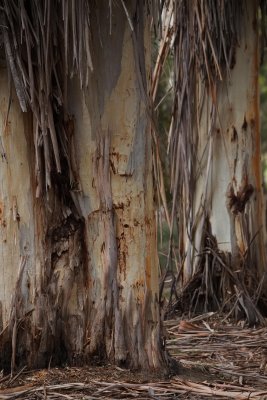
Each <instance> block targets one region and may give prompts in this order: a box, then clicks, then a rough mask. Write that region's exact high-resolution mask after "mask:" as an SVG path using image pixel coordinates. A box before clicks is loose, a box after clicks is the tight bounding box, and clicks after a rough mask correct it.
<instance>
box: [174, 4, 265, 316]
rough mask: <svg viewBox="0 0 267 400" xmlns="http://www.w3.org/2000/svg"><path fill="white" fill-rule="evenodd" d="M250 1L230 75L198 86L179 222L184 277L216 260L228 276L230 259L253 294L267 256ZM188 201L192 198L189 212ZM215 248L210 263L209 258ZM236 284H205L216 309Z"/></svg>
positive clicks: (209, 269)
mask: <svg viewBox="0 0 267 400" xmlns="http://www.w3.org/2000/svg"><path fill="white" fill-rule="evenodd" d="M246 7H247V8H246V11H244V13H243V14H242V16H240V17H241V21H242V23H241V25H242V27H243V28H242V37H241V41H240V46H239V47H237V48H236V54H235V64H234V65H232V68H231V71H230V75H228V74H226V72H225V73H224V75H223V76H222V81H221V82H219V81H218V82H217V83H216V85H214V87H212V88H210V91H209V90H207V86H206V85H205V84H203V82H200V80H198V82H197V85H196V102H195V104H196V112H195V115H196V120H195V121H194V122H193V124H194V137H193V138H192V143H193V144H194V149H196V150H195V153H194V154H193V156H194V157H195V161H196V162H195V164H194V165H192V168H193V171H190V173H191V176H192V177H193V178H192V179H191V181H190V185H191V186H189V183H188V186H187V185H186V184H184V186H185V193H184V199H183V202H184V203H183V202H181V204H180V213H181V219H180V222H179V223H180V227H181V232H183V235H181V237H180V249H181V254H180V256H181V259H182V260H185V261H184V265H183V279H184V283H186V282H188V281H190V279H191V278H192V276H193V275H194V274H195V273H197V272H198V271H199V270H201V271H203V274H206V273H207V274H211V275H212V274H213V271H214V265H217V266H218V269H219V270H220V269H221V270H222V272H221V279H222V281H223V280H224V275H225V268H224V266H223V263H225V264H227V265H228V266H229V267H230V269H231V271H232V272H234V273H235V277H236V278H237V281H238V280H239V281H240V282H241V286H242V290H243V289H244V288H247V290H248V291H249V292H250V295H251V296H254V294H255V292H256V290H257V288H258V285H259V282H260V281H261V279H262V278H263V277H264V274H265V272H266V257H265V251H264V241H263V229H262V225H263V212H262V180H261V167H260V130H259V92H258V72H259V58H258V51H259V50H258V31H257V28H256V29H255V21H256V20H257V17H256V14H257V12H258V11H257V10H258V9H257V2H255V4H254V3H253V2H249V1H248V2H246ZM188 188H189V189H188ZM186 190H189V191H190V192H186ZM187 199H191V200H192V201H191V204H192V206H191V208H190V210H188V204H187V201H188V200H187ZM207 221H208V226H209V227H210V228H209V230H207ZM210 237H212V238H215V241H216V245H215V247H213V248H212V249H211V250H210V247H209V246H207V238H210ZM211 247H212V246H211ZM214 250H216V251H215V253H214V254H215V255H214V257H211V260H210V263H209V265H208V266H207V265H206V261H205V258H206V257H210V256H207V254H211V253H212V251H214ZM219 259H221V261H222V262H223V263H222V262H221V264H220V261H219ZM237 271H239V272H237ZM216 279H218V277H216V274H215V275H214V280H215V281H216ZM234 281H235V280H234ZM233 286H234V285H233V281H232V283H231V284H228V285H227V284H226V285H225V282H224V285H222V286H221V288H222V289H220V292H219V293H217V294H216V293H214V294H213V293H211V292H209V287H208V285H207V284H205V283H203V287H205V290H207V291H208V292H209V294H208V296H209V297H210V305H211V307H217V305H218V303H220V301H223V302H225V301H226V299H227V298H229V297H231V296H232V295H234V294H235V292H234V287H233ZM244 290H245V289H244ZM214 296H216V297H217V304H216V301H214ZM240 296H241V295H240ZM241 297H242V296H241ZM220 299H221V300H220ZM256 301H257V300H255V302H256ZM254 311H255V310H254ZM254 313H255V312H254ZM250 320H251V319H250Z"/></svg>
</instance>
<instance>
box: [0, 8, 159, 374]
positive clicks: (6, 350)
mask: <svg viewBox="0 0 267 400" xmlns="http://www.w3.org/2000/svg"><path fill="white" fill-rule="evenodd" d="M139 7H140V4H139V2H135V1H132V2H129V4H127V13H128V15H126V14H127V13H126V12H125V9H124V8H123V7H122V6H121V7H118V8H116V13H114V14H112V18H111V25H110V14H109V8H108V7H107V6H106V2H98V3H97V7H95V9H93V10H92V11H91V19H90V24H91V37H90V40H91V43H92V44H91V51H92V63H93V70H92V71H90V73H89V75H88V86H87V87H84V88H83V89H81V87H80V84H79V81H78V79H76V78H75V77H74V78H72V79H69V82H68V87H69V92H68V103H67V104H65V108H66V109H67V110H68V115H69V116H68V118H66V116H65V118H64V120H63V122H62V120H61V121H60V122H61V123H62V125H60V126H63V129H64V135H65V136H64V140H62V143H61V144H62V146H63V147H62V148H63V151H62V152H61V151H60V154H61V156H60V157H61V158H60V165H61V172H59V170H58V168H57V163H56V162H53V161H51V163H50V166H51V171H50V175H49V176H50V179H51V185H48V187H47V190H46V191H43V192H40V191H38V190H37V194H38V198H36V188H37V186H38V185H39V184H40V180H39V179H38V180H37V175H38V174H36V165H37V172H38V173H39V174H40V176H42V174H44V173H45V171H44V165H43V164H42V162H40V164H38V160H39V161H40V160H42V157H43V155H42V154H38V140H36V137H38V135H37V136H35V135H34V134H33V133H34V132H35V131H34V129H35V128H36V120H35V119H33V120H32V118H31V116H30V115H28V118H29V121H28V120H27V121H28V124H26V122H25V121H26V120H25V121H24V120H23V118H22V114H21V112H20V111H19V108H18V101H17V100H16V99H15V96H14V93H13V95H12V105H11V113H10V114H9V118H8V127H9V126H10V130H11V132H12V135H14V138H13V139H12V145H13V142H15V143H16V140H19V141H22V142H23V146H24V147H22V149H16V148H15V147H12V149H10V152H8V151H6V153H7V160H9V157H13V158H14V159H16V158H18V159H19V156H18V154H19V153H20V157H21V158H22V164H23V168H22V169H21V170H19V171H18V174H17V177H16V180H15V167H14V162H12V158H11V159H10V161H8V163H7V167H6V168H9V169H10V177H9V176H8V175H4V176H3V178H2V186H1V191H2V197H4V194H5V191H6V190H7V188H11V189H10V192H8V194H7V195H6V198H5V199H4V202H5V207H6V208H7V209H9V207H10V204H11V203H12V202H13V203H12V204H13V220H12V221H10V222H8V223H7V227H8V229H9V230H10V233H9V236H8V238H7V246H6V247H7V249H8V250H7V252H10V249H11V247H10V246H12V243H13V242H12V238H13V236H14V235H16V240H17V244H16V246H15V247H14V249H13V252H14V257H13V258H14V260H13V259H12V261H11V262H10V261H9V260H8V255H7V254H6V253H4V254H3V262H2V265H3V266H4V265H5V264H8V266H9V268H10V271H12V272H11V278H12V279H10V281H8V280H7V277H6V272H5V269H4V267H3V269H2V274H3V279H2V280H1V283H2V284H3V285H5V287H6V288H7V293H5V294H4V295H3V296H2V298H1V299H0V300H1V303H2V326H3V329H4V331H3V332H2V335H1V343H2V345H3V356H2V359H1V363H2V364H8V363H11V367H12V368H13V369H14V368H15V367H16V366H18V365H21V364H22V363H27V364H28V365H29V366H34V367H37V366H38V367H40V366H48V365H49V364H52V365H53V364H58V363H62V362H65V361H67V362H69V363H71V364H75V363H84V362H90V361H94V360H97V361H99V360H102V361H103V360H104V361H105V360H109V361H110V362H112V363H116V364H119V365H125V366H130V367H133V368H152V369H158V368H160V367H161V366H162V365H163V364H164V359H163V353H162V351H161V345H160V318H159V305H158V271H157V263H156V233H155V218H154V206H153V182H152V150H151V138H150V135H149V119H148V114H149V113H148V112H147V109H146V104H145V98H144V93H143V91H144V86H142V88H140V74H141V77H142V80H143V83H144V81H145V80H146V79H147V75H148V72H149V69H147V70H146V68H147V66H149V59H150V45H149V31H148V24H147V21H143V20H142V18H143V16H144V15H145V13H144V10H142V9H140V8H139ZM137 16H138V18H137ZM129 18H131V20H132V24H133V26H134V27H135V28H134V29H135V30H136V31H137V28H138V30H139V33H135V35H137V34H140V32H141V34H142V35H143V38H145V41H144V43H137V42H136V40H133V34H134V33H133V32H132V26H131V24H129ZM135 37H136V36H135ZM137 45H138V46H140V48H139V49H136V48H135V46H137ZM140 53H142V54H144V58H143V61H145V62H143V63H142V59H139V58H137V55H138V54H140ZM6 91H7V83H6V79H5V77H4V72H3V74H2V81H1V93H2V96H4V97H5V96H6V97H5V107H4V112H3V118H2V121H4V116H6V113H7V95H5V94H3V93H6ZM13 113H14V115H13ZM17 119H18V120H19V123H18V124H19V125H18V129H16V125H14V124H15V123H16V121H17ZM37 129H38V127H37ZM44 136H45V135H44ZM58 138H59V137H58ZM45 139H46V138H45V137H44V138H43V140H44V141H45ZM49 140H50V139H49ZM51 140H52V139H51ZM39 144H40V145H41V146H43V142H41V143H39ZM8 145H11V142H8V140H6V141H3V146H4V148H5V147H7V146H8ZM34 145H35V151H34ZM62 148H61V149H60V150H62ZM22 150H23V151H22ZM44 151H45V146H44ZM66 155H67V156H66ZM48 156H49V155H48ZM4 162H5V160H4V159H3V163H4ZM38 166H39V169H38ZM24 170H25V172H24V174H25V178H24V179H23V180H21V178H20V177H21V176H22V175H21V174H22V172H23V171H24ZM46 173H48V171H46ZM12 179H14V180H15V181H16V185H15V186H14V187H11V183H10V182H12ZM18 179H19V180H20V185H17V182H18ZM47 179H48V178H47ZM22 183H23V185H24V187H23V189H22V190H21V193H20V191H19V190H20V187H21V184H22ZM0 193H1V192H0ZM17 193H19V194H20V197H19V196H18V194H17ZM15 196H16V197H15ZM13 198H15V200H16V201H15V200H14V201H13ZM23 206H25V210H24V209H23ZM24 226H26V227H27V229H28V230H26V233H27V237H26V236H25V229H26V228H25V229H24ZM2 229H4V228H2ZM14 232H15V233H14ZM24 239H25V241H26V242H27V247H26V248H24V247H23V246H24V241H23V240H24ZM18 243H19V244H20V245H18ZM3 246H4V245H2V244H0V247H1V248H2V247H3ZM3 248H4V247H3ZM19 265H20V268H19ZM14 288H15V289H16V290H15V292H14V294H13V301H11V299H10V297H11V293H12V292H13V291H14ZM11 361H12V362H11Z"/></svg>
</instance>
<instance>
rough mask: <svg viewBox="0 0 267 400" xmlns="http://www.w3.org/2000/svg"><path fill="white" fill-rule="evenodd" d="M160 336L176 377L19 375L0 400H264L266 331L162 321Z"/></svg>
mask: <svg viewBox="0 0 267 400" xmlns="http://www.w3.org/2000/svg"><path fill="white" fill-rule="evenodd" d="M165 336H166V347H167V349H168V352H169V353H170V354H171V355H172V356H173V358H175V359H176V360H179V368H178V372H177V374H176V375H172V376H170V377H163V376H161V377H160V376H158V375H146V374H144V372H142V373H141V372H138V371H127V370H124V369H122V368H118V367H111V366H94V367H85V368H76V367H72V368H70V367H66V368H51V369H47V370H39V371H26V369H22V370H21V371H18V373H17V375H13V377H11V376H10V375H9V376H3V377H2V378H0V400H4V399H5V400H7V399H29V400H33V399H34V400H35V399H43V400H59V399H69V400H74V399H83V400H97V399H108V400H111V399H138V400H146V399H154V400H166V399H239V400H241V399H250V400H252V399H262V400H263V399H267V367H266V371H265V363H266V360H265V357H267V350H265V348H266V349H267V328H265V327H264V328H259V327H258V328H246V327H243V326H242V323H240V324H234V323H232V322H230V321H229V320H227V319H226V318H225V319H223V317H222V316H218V315H216V314H213V313H208V314H205V315H201V316H199V317H196V318H193V319H188V318H182V319H181V318H180V319H174V320H168V321H166V322H165Z"/></svg>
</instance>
